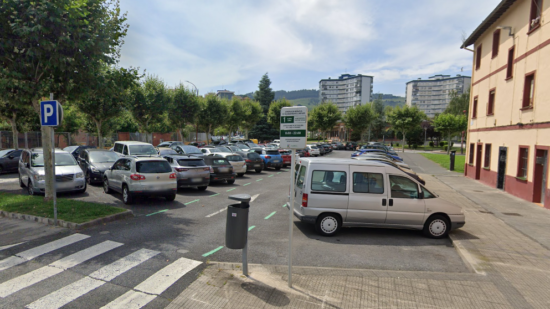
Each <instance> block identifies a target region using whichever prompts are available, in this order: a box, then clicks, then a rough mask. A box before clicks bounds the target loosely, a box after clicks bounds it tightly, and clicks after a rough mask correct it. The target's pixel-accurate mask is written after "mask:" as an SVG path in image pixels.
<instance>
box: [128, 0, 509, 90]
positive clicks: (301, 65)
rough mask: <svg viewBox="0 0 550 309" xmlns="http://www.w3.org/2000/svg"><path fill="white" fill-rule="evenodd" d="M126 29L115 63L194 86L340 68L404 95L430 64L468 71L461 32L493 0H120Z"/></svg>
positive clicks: (299, 85) (313, 81)
mask: <svg viewBox="0 0 550 309" xmlns="http://www.w3.org/2000/svg"><path fill="white" fill-rule="evenodd" d="M120 1H121V4H120V5H121V9H122V11H123V12H126V13H127V18H128V20H127V23H128V24H129V26H130V27H129V29H128V34H127V36H126V38H125V43H124V45H123V47H122V54H121V59H120V66H124V67H129V66H131V67H139V68H140V69H141V70H142V71H143V70H145V73H146V74H151V75H156V76H158V77H159V78H161V79H162V80H164V82H165V83H166V84H167V85H168V86H169V87H173V86H175V85H177V84H179V83H180V82H182V83H184V84H186V85H187V86H189V87H193V86H192V85H191V84H190V83H187V82H186V81H190V82H191V83H193V84H194V85H195V86H196V87H197V88H198V90H199V92H200V94H201V95H202V94H205V93H208V92H216V90H221V89H227V90H231V91H235V92H236V94H244V93H248V92H253V91H255V90H257V89H258V83H259V81H260V78H261V77H262V75H263V74H265V73H268V75H269V78H270V80H271V82H272V84H271V88H272V89H273V90H286V91H290V90H300V89H319V80H321V79H325V78H329V77H331V78H338V77H339V76H340V74H343V73H349V74H364V75H371V76H374V84H373V88H374V92H375V93H379V92H381V93H388V94H394V95H400V96H404V94H405V84H406V82H408V81H411V80H413V79H417V78H422V79H426V78H428V77H429V76H433V75H436V74H446V75H451V76H455V75H456V74H461V75H467V76H471V69H472V57H473V53H472V52H470V51H466V50H463V49H460V46H461V45H462V40H463V38H465V37H467V36H469V35H470V34H471V33H472V31H473V30H474V29H475V28H476V27H477V26H478V25H479V24H480V23H481V22H482V21H483V20H484V19H485V18H486V17H487V15H488V14H489V13H490V12H491V11H492V10H493V9H494V8H495V7H496V6H497V4H498V3H499V2H500V0H460V1H451V0H415V1H409V0H400V1H397V0H384V1H382V0H338V1H336V0H273V1H271V0H261V1H259V0H223V1H221V0H220V1H216V0H211V1H198V0H197V1H184V0H156V1H151V0H120Z"/></svg>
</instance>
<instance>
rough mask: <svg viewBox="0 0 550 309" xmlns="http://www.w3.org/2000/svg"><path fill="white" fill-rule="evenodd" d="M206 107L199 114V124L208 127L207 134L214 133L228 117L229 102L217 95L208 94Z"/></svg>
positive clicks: (205, 99)
mask: <svg viewBox="0 0 550 309" xmlns="http://www.w3.org/2000/svg"><path fill="white" fill-rule="evenodd" d="M204 101H205V102H204V108H203V109H201V111H200V112H199V114H198V117H197V118H198V120H199V125H200V126H202V127H203V128H205V129H206V133H207V134H210V135H211V134H212V132H213V130H214V129H216V128H217V127H219V126H223V125H224V124H225V121H226V119H227V118H226V117H227V112H228V108H227V103H226V101H225V100H220V99H219V98H218V97H216V96H207V97H206V98H204Z"/></svg>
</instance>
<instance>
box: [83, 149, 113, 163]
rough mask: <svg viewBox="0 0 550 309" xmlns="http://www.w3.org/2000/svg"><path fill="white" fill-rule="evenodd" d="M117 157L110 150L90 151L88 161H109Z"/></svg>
mask: <svg viewBox="0 0 550 309" xmlns="http://www.w3.org/2000/svg"><path fill="white" fill-rule="evenodd" d="M118 158H119V157H118V155H117V154H116V153H114V152H112V151H90V162H92V163H111V162H115V161H116V160H118Z"/></svg>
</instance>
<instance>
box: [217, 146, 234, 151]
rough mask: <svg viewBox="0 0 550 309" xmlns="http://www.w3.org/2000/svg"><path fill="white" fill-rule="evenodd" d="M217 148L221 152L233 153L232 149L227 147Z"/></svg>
mask: <svg viewBox="0 0 550 309" xmlns="http://www.w3.org/2000/svg"><path fill="white" fill-rule="evenodd" d="M216 148H217V149H219V150H220V151H221V152H231V149H229V148H227V147H216Z"/></svg>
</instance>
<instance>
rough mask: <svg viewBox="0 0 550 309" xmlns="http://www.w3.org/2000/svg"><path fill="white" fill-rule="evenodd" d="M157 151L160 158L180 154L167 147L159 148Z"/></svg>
mask: <svg viewBox="0 0 550 309" xmlns="http://www.w3.org/2000/svg"><path fill="white" fill-rule="evenodd" d="M157 150H158V154H159V156H161V157H164V156H168V155H177V154H178V152H177V151H175V150H174V149H172V148H166V147H162V148H159V147H157Z"/></svg>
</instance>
